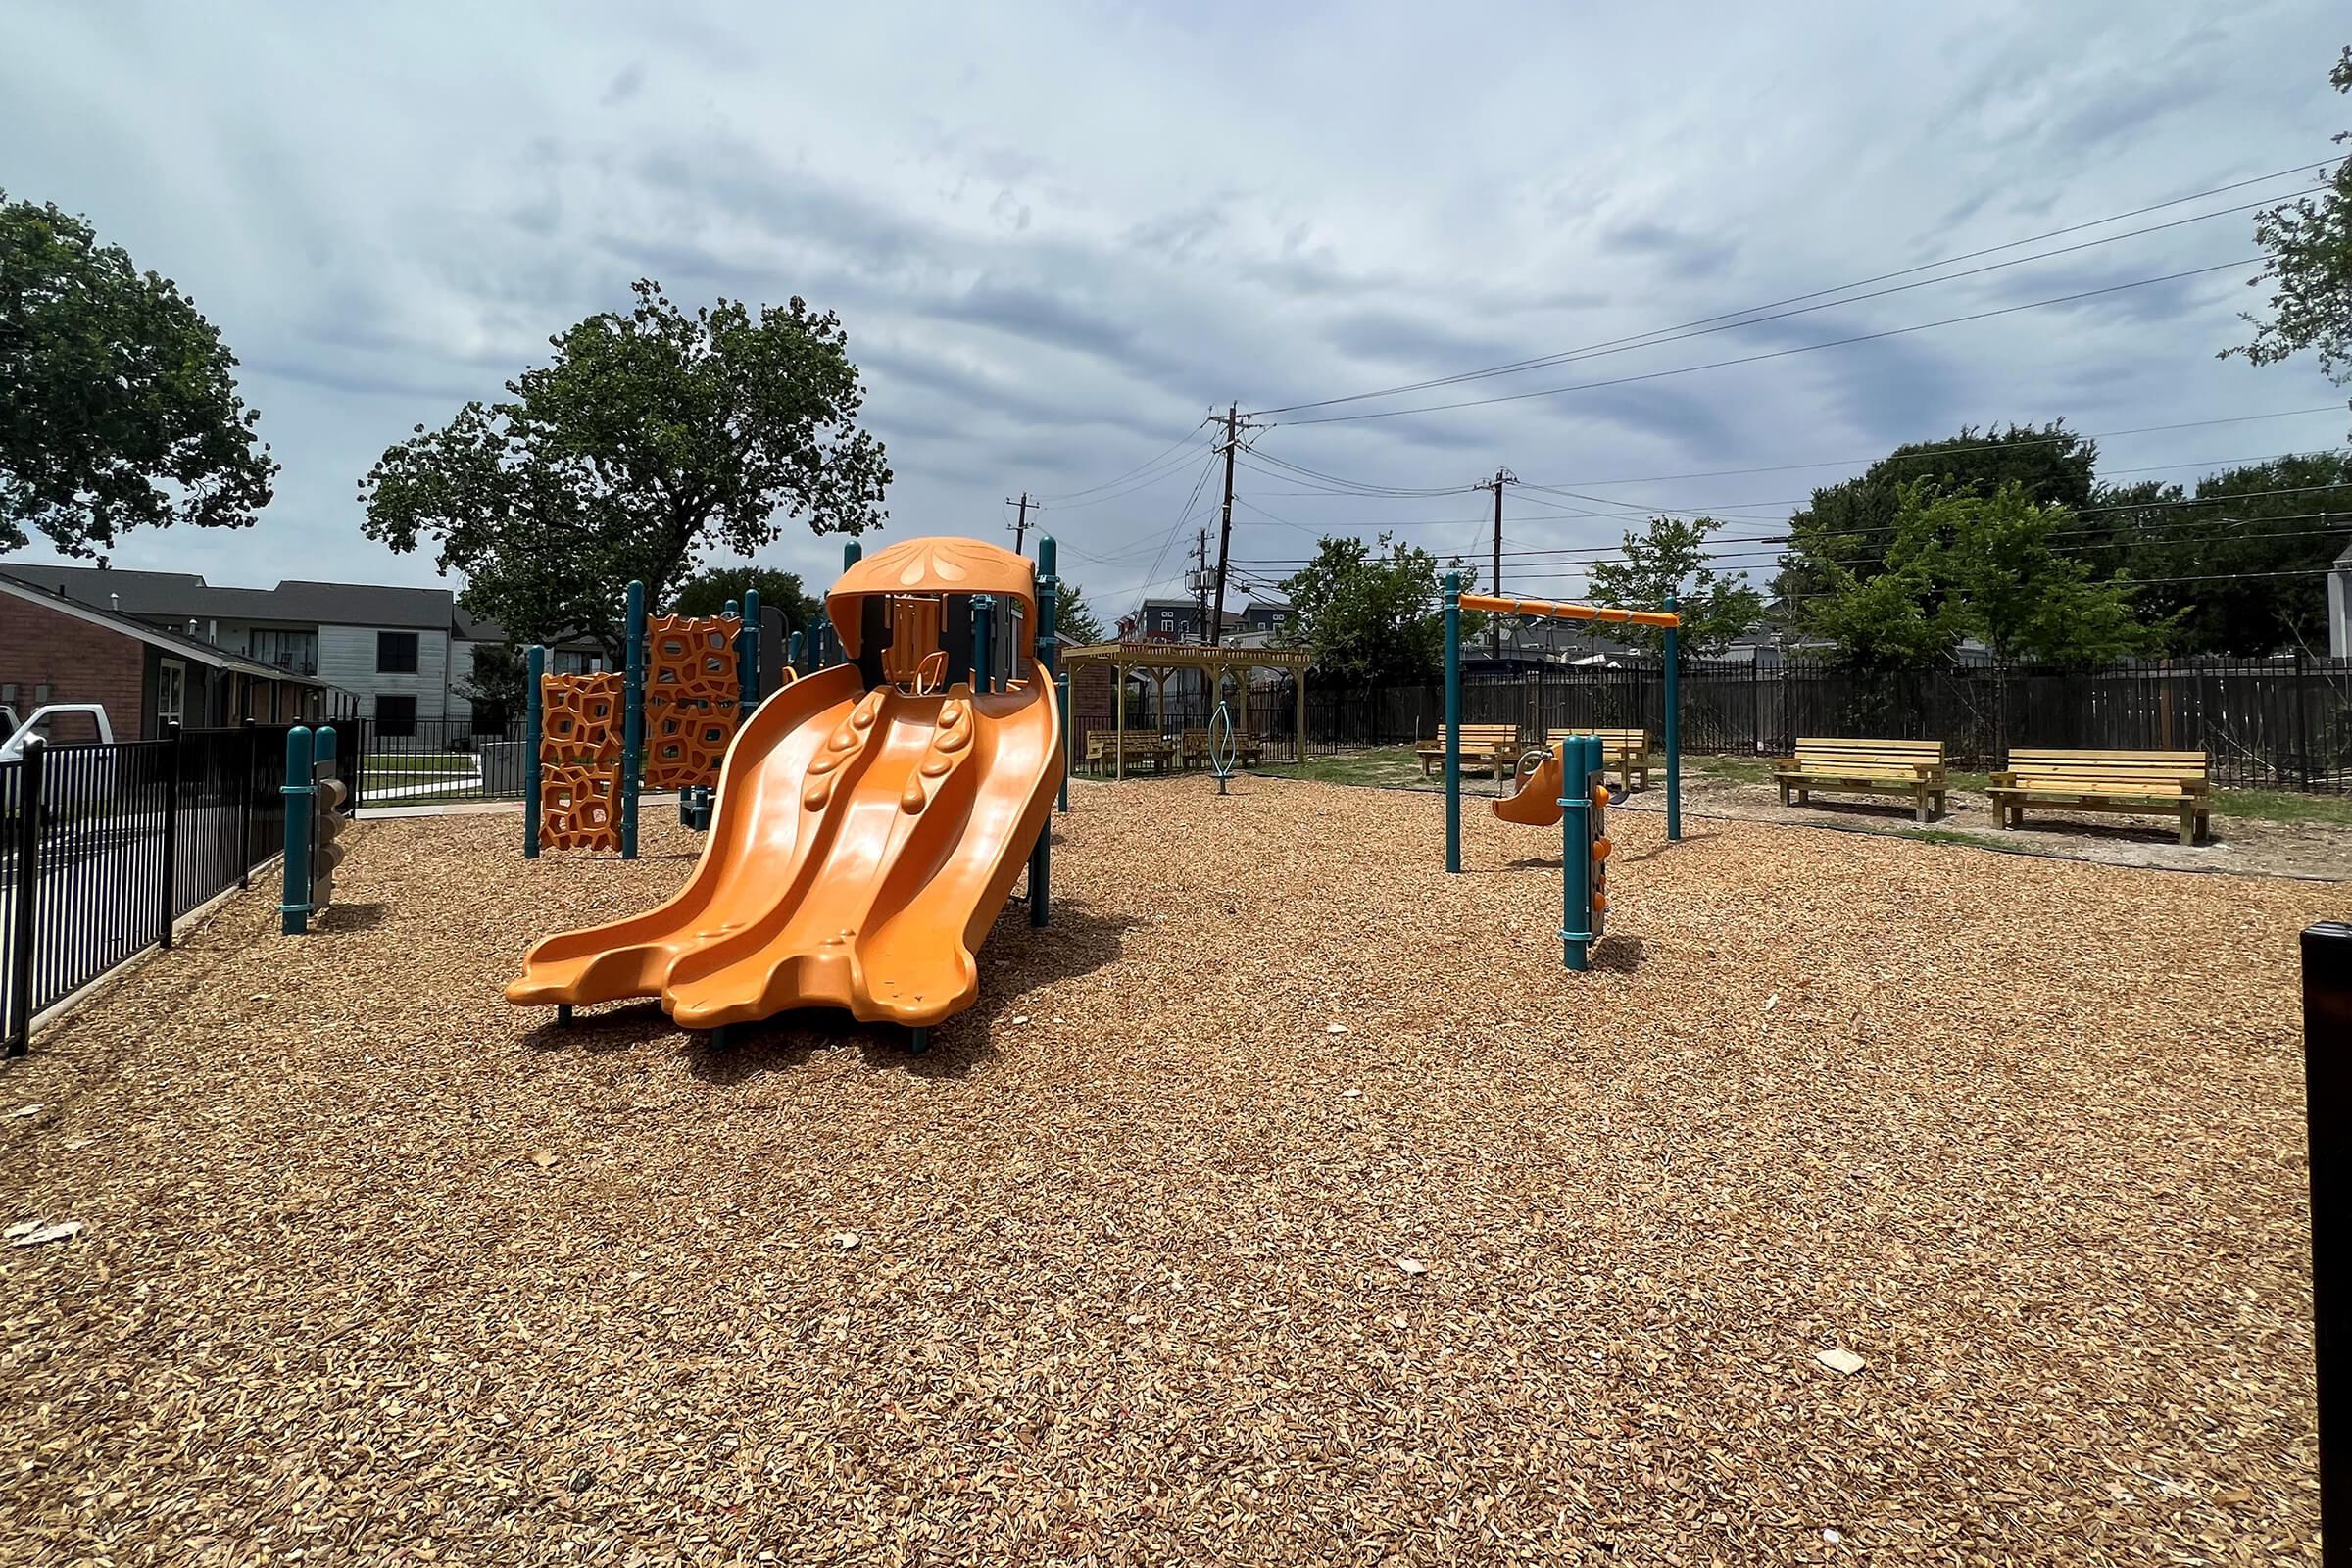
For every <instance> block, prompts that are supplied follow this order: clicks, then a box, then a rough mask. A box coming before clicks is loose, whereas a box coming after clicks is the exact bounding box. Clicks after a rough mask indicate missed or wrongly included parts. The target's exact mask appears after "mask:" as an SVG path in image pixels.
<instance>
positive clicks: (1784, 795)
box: [1781, 784, 1789, 810]
mask: <svg viewBox="0 0 2352 1568" xmlns="http://www.w3.org/2000/svg"><path fill="white" fill-rule="evenodd" d="M1788 808H1789V786H1788V785H1786V784H1784V785H1782V786H1781V809H1783V810H1787V809H1788Z"/></svg>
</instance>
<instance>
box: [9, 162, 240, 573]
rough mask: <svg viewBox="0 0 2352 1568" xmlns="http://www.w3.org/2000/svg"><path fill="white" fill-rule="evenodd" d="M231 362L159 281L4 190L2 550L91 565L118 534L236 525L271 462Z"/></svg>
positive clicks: (83, 226) (208, 328)
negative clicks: (34, 534)
mask: <svg viewBox="0 0 2352 1568" xmlns="http://www.w3.org/2000/svg"><path fill="white" fill-rule="evenodd" d="M236 365H237V359H236V356H235V355H233V354H231V353H229V351H228V349H227V347H226V346H225V345H224V344H222V343H221V334H220V332H219V331H218V330H216V329H215V328H214V326H213V324H212V323H211V322H210V321H208V320H206V319H204V318H203V317H202V316H200V315H198V314H197V311H196V307H195V305H194V304H193V303H191V302H190V301H189V299H188V297H187V296H186V295H184V294H182V293H180V291H179V287H178V285H177V284H175V283H173V282H172V280H171V279H170V278H168V277H163V276H160V275H158V274H157V273H154V272H146V273H141V272H140V271H139V270H138V269H137V268H136V267H134V266H133V265H132V264H131V260H130V257H129V255H128V254H127V253H126V252H124V251H123V248H122V247H121V246H119V245H101V244H99V243H98V236H97V235H96V233H94V232H93V231H92V230H91V228H90V225H89V223H88V222H87V221H84V220H82V219H80V218H76V217H73V216H72V215H70V214H67V213H63V212H60V211H58V209H57V208H56V207H54V206H38V207H36V206H34V205H33V204H32V203H31V202H25V201H20V202H11V201H9V200H8V193H7V192H6V191H0V551H7V550H21V549H23V548H24V547H25V545H26V544H28V543H30V542H31V539H30V535H28V534H27V533H26V532H25V529H26V528H27V527H31V528H35V529H38V530H39V531H40V533H41V534H42V536H43V537H45V538H46V539H48V541H49V542H50V543H51V544H53V545H55V546H56V547H57V548H58V549H59V550H60V551H62V552H63V553H65V554H66V555H69V556H88V557H95V558H97V559H99V560H101V561H103V560H104V559H105V557H106V553H107V552H108V551H109V550H110V549H112V548H113V546H114V544H115V542H116V540H117V539H118V537H120V535H121V534H122V532H123V530H124V529H126V528H137V527H151V528H162V527H168V526H170V525H171V524H172V523H174V522H184V523H188V524H191V525H192V526H195V527H199V528H245V527H250V526H252V524H253V515H254V514H255V513H256V512H258V511H260V510H261V509H262V508H263V507H266V506H268V505H269V504H270V481H271V480H272V479H273V478H275V477H276V474H277V464H276V463H275V462H273V461H272V460H271V459H270V448H269V447H268V445H266V444H264V443H263V442H262V441H261V439H260V437H259V436H258V435H257V434H256V432H255V427H256V426H257V425H258V424H259V423H260V422H261V415H260V413H259V412H257V411H256V410H253V409H249V408H247V407H246V406H245V402H244V400H243V399H242V398H240V397H239V396H238V395H237V383H236V378H235V376H234V375H233V374H232V373H231V372H232V371H234V370H235V368H236Z"/></svg>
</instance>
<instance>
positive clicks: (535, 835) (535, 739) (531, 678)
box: [522, 643, 547, 860]
mask: <svg viewBox="0 0 2352 1568" xmlns="http://www.w3.org/2000/svg"><path fill="white" fill-rule="evenodd" d="M522 660H523V670H524V674H523V681H524V686H523V693H522V733H523V744H524V745H525V746H527V747H529V748H530V751H529V753H528V754H527V755H526V756H525V757H524V759H523V760H524V764H525V765H524V767H523V770H522V858H524V859H526V860H536V859H537V858H539V769H540V767H541V766H542V765H543V759H542V757H541V755H540V754H541V752H542V751H543V750H544V742H543V737H542V736H541V735H540V733H539V732H540V730H541V729H542V728H543V727H544V726H545V725H546V723H547V712H546V710H545V709H544V708H543V707H542V706H541V694H540V691H539V683H540V681H542V680H544V679H545V678H546V677H547V650H546V648H544V647H543V646H541V645H540V644H538V643H533V644H531V647H530V651H529V652H528V653H526V654H524V655H523V656H522Z"/></svg>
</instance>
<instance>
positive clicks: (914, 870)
mask: <svg viewBox="0 0 2352 1568" xmlns="http://www.w3.org/2000/svg"><path fill="white" fill-rule="evenodd" d="M1033 573H1034V568H1033V567H1032V566H1031V564H1030V563H1029V562H1027V561H1026V560H1024V559H1022V558H1021V557H1018V556H1015V555H1013V554H1012V553H1011V552H1009V551H1005V550H1000V549H998V548H997V547H996V546H993V545H987V544H981V543H977V542H975V541H971V540H964V539H913V540H908V541H906V542H905V543H903V544H899V545H895V546H893V547H891V548H890V549H889V550H886V551H883V552H881V553H880V554H878V555H876V556H874V557H872V558H870V559H868V560H866V561H864V562H861V563H859V564H858V565H856V566H853V567H852V568H851V569H850V570H849V571H848V572H846V573H844V574H843V576H842V578H841V580H840V581H839V582H838V583H836V584H835V585H834V587H833V590H832V592H831V593H829V594H828V595H827V596H826V608H827V612H828V614H829V616H830V617H831V619H832V623H833V625H834V626H835V627H836V628H837V629H838V631H839V633H840V636H841V641H842V651H843V655H844V657H845V658H846V659H848V660H850V661H851V662H847V663H842V664H837V665H834V666H833V667H832V668H829V669H825V670H821V671H819V672H817V673H816V674H814V675H811V676H809V677H808V678H807V679H804V680H798V681H795V682H793V683H792V684H790V685H788V686H786V687H784V688H783V689H782V690H781V691H778V692H777V693H775V694H774V695H773V696H771V697H769V698H768V699H767V701H766V702H764V703H763V704H761V705H760V708H759V710H758V711H756V712H754V713H753V714H752V715H751V716H750V717H749V718H748V719H747V720H746V721H745V722H744V724H743V726H742V728H741V729H740V730H739V731H738V733H737V734H736V737H735V741H734V744H733V745H732V746H731V747H730V748H729V749H728V752H727V757H726V761H725V763H724V764H723V765H722V767H721V768H720V771H719V781H718V790H717V809H716V811H715V813H714V815H713V816H712V818H711V833H710V839H709V842H708V843H706V844H705V846H704V848H703V857H702V859H701V861H700V862H699V863H698V864H697V865H696V866H695V868H694V874H693V875H692V876H690V877H689V878H688V879H687V881H686V885H685V886H684V887H683V888H681V889H679V890H678V892H677V894H676V895H675V896H674V897H672V898H671V899H670V900H669V901H668V902H667V903H665V904H663V905H662V906H660V907H657V908H654V909H651V910H648V911H647V912H646V913H644V914H640V915H635V916H632V917H631V918H629V919H625V920H619V921H615V922H613V923H612V924H610V925H602V926H592V927H589V928H588V929H586V930H581V931H570V932H565V933H564V934H563V935H560V936H553V937H549V938H547V939H546V940H545V941H543V942H540V943H539V944H537V945H536V946H535V947H533V948H532V949H531V950H530V953H529V954H528V955H527V956H525V958H524V960H523V971H522V975H521V977H520V978H519V979H517V980H515V982H514V983H513V984H511V985H509V986H508V987H507V1000H508V1001H510V1002H513V1003H516V1004H520V1005H551V1004H553V1005H577V1004H583V1003H593V1002H610V1001H615V1000H618V999H621V998H625V997H659V998H661V999H662V1005H663V1006H664V1007H665V1008H667V1009H668V1011H669V1014H670V1016H671V1017H673V1018H675V1019H676V1020H677V1021H678V1022H679V1023H680V1024H682V1025H684V1026H685V1027H687V1028H690V1029H715V1028H720V1027H723V1026H725V1025H728V1024H734V1023H748V1022H751V1021H753V1020H756V1019H760V1018H766V1017H770V1016H772V1015H774V1014H776V1013H779V1012H784V1011H788V1010H790V1009H792V1008H796V1007H842V1008H847V1009H848V1010H849V1011H850V1013H851V1014H852V1015H854V1016H855V1017H857V1018H858V1019H859V1020H861V1021H864V1022H869V1023H878V1022H889V1023H896V1024H902V1025H905V1026H907V1027H909V1028H916V1029H921V1028H927V1027H929V1026H930V1025H932V1024H936V1023H939V1022H941V1021H943V1020H945V1019H947V1018H948V1017H950V1016H952V1015H954V1014H955V1013H956V1012H959V1011H961V1010H962V1009H963V1008H965V1007H968V1006H970V1005H971V1004H972V1002H973V1000H974V999H975V998H976V997H977V996H978V994H979V987H980V976H979V965H978V962H977V961H976V959H975V956H974V955H975V954H976V953H977V952H978V950H979V948H980V945H981V943H982V942H983V941H984V940H985V939H986V938H987V935H988V930H989V927H990V926H991V925H993V924H994V923H995V921H996V918H997V915H998V912H999V911H1000V910H1002V909H1003V908H1004V907H1005V900H1006V899H1007V898H1008V897H1009V896H1010V895H1011V892H1012V886H1013V883H1014V882H1015V881H1016V880H1018V878H1019V876H1020V873H1021V870H1022V867H1023V865H1024V864H1025V863H1026V862H1027V860H1028V858H1029V853H1030V851H1031V850H1032V849H1033V848H1034V847H1035V846H1036V844H1037V840H1038V835H1039V834H1041V833H1042V832H1044V831H1045V830H1046V824H1047V819H1048V817H1049V816H1050V814H1051V813H1052V810H1053V807H1054V790H1055V788H1056V787H1057V785H1058V784H1059V782H1060V771H1059V763H1060V757H1061V712H1060V710H1059V708H1058V706H1057V705H1056V702H1055V699H1054V682H1053V680H1052V679H1051V678H1050V677H1049V676H1048V674H1047V672H1046V669H1045V666H1044V665H1043V664H1041V663H1039V662H1038V661H1037V659H1036V656H1035V649H1034V647H1033V636H1034V633H1033V631H1032V629H1031V628H1033V627H1034V626H1035V624H1036V621H1037V612H1036V603H1037V601H1036V590H1035V578H1034V575H1033ZM915 593H923V594H932V595H939V596H941V597H942V598H943V599H945V598H947V597H949V596H955V595H966V594H987V595H991V596H993V597H994V598H995V599H996V600H997V601H998V602H999V603H1002V602H1003V601H1004V600H1005V599H1007V598H1009V599H1012V600H1016V601H1020V602H1022V604H1023V605H1024V608H1025V611H1026V613H1024V614H1022V615H1021V616H1019V617H1018V621H1017V624H1018V625H1019V627H1020V646H1019V648H1018V650H1017V659H1016V661H1015V664H1016V667H1018V668H1020V669H1021V670H1022V671H1023V678H1022V679H1020V680H1018V681H1016V682H1013V683H1011V684H1010V685H1008V686H1007V687H1006V689H1005V690H1003V691H995V692H982V693H978V694H975V693H974V692H973V690H972V688H971V686H970V685H968V684H965V683H961V682H959V683H957V684H956V685H954V686H952V687H950V688H949V689H947V690H946V691H944V692H941V691H931V692H927V693H922V694H919V695H918V694H917V693H914V692H910V691H907V690H906V689H904V688H903V687H902V686H901V685H900V684H899V683H898V682H895V681H892V680H890V679H888V678H887V675H886V674H884V673H883V670H884V662H883V660H882V657H881V656H882V654H883V652H884V651H883V650H882V649H880V648H862V649H861V647H860V643H861V640H869V639H867V638H865V637H863V636H861V634H866V633H871V632H872V630H873V628H875V627H877V626H879V627H882V628H885V629H884V630H883V631H882V632H881V633H879V636H880V637H887V636H888V635H890V634H889V632H888V630H887V628H888V627H889V626H890V625H891V620H890V616H889V614H888V613H887V605H886V606H885V609H884V613H880V614H868V613H864V611H865V607H864V606H863V605H861V603H860V601H861V600H865V599H876V598H878V599H883V600H885V601H887V599H888V598H890V597H892V596H896V595H907V594H915ZM933 624H938V622H937V621H936V620H934V622H933ZM921 652H922V651H916V650H906V649H900V650H894V651H893V657H892V659H891V660H890V663H891V664H894V665H900V664H906V663H907V662H909V660H910V658H912V659H919V657H920V653H921ZM861 653H862V655H863V658H862V659H860V655H861Z"/></svg>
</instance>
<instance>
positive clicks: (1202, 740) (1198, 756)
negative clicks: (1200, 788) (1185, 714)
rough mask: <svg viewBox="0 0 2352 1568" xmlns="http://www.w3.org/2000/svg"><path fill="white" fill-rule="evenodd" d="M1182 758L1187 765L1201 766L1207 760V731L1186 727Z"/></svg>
mask: <svg viewBox="0 0 2352 1568" xmlns="http://www.w3.org/2000/svg"><path fill="white" fill-rule="evenodd" d="M1182 760H1183V762H1184V765H1185V766H1187V767H1202V766H1205V765H1206V764H1207V762H1208V731H1206V730H1204V729H1188V730H1186V731H1185V732H1184V752H1183V758H1182Z"/></svg>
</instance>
